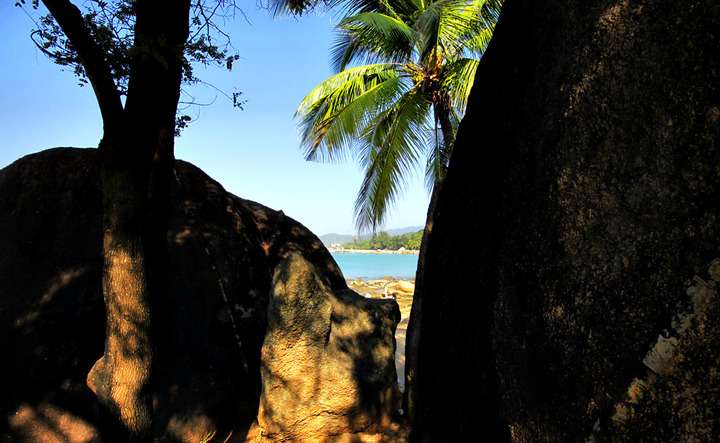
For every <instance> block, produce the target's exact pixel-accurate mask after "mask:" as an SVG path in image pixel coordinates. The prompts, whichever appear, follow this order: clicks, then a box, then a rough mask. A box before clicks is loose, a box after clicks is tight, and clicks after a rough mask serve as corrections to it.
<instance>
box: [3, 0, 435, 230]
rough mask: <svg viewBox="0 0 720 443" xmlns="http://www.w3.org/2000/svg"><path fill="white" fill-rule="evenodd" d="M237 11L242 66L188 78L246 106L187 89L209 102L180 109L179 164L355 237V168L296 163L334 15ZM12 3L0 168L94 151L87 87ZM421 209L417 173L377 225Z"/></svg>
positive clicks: (98, 130)
mask: <svg viewBox="0 0 720 443" xmlns="http://www.w3.org/2000/svg"><path fill="white" fill-rule="evenodd" d="M28 3H29V2H28ZM246 3H247V4H246ZM238 4H239V6H240V7H241V8H243V11H244V12H245V14H246V15H247V18H248V20H249V21H250V23H248V22H247V21H246V20H245V19H244V18H242V17H241V16H239V17H238V18H237V19H236V20H234V21H232V22H228V23H227V26H226V28H225V29H226V30H227V31H228V33H229V34H230V36H231V38H232V42H233V46H234V47H235V48H236V49H237V51H238V52H239V54H240V57H241V58H240V60H238V61H237V62H236V63H235V65H234V67H233V70H232V71H231V72H227V71H223V70H220V69H218V68H212V69H207V70H205V69H202V68H198V70H197V71H196V73H197V74H198V76H199V77H200V78H201V79H203V80H204V81H207V82H208V83H210V84H212V85H214V86H215V87H217V88H220V89H222V90H224V91H226V92H228V93H232V92H233V91H242V92H243V98H244V99H246V100H248V102H247V103H246V105H245V106H244V110H243V111H240V110H237V109H235V108H233V107H232V105H231V103H230V102H229V101H227V100H226V99H224V98H223V97H222V96H219V95H218V94H217V93H216V92H215V91H214V90H213V89H211V88H208V87H204V86H197V87H195V88H194V89H192V90H190V91H189V92H190V93H191V94H192V95H193V96H195V98H196V100H197V101H199V102H212V101H213V99H215V98H216V97H217V99H215V101H214V103H213V104H212V105H211V106H205V107H194V108H191V109H188V111H187V112H188V113H189V115H192V116H193V117H197V119H196V121H195V122H193V123H192V124H191V125H190V127H189V128H187V129H185V130H184V131H183V135H182V137H180V138H179V139H177V140H176V147H175V155H176V157H177V158H179V159H183V160H187V161H189V162H191V163H193V164H195V165H197V166H198V167H200V168H201V169H202V170H203V171H205V172H206V173H207V174H208V175H210V176H211V177H212V178H214V179H215V180H217V181H219V182H220V183H221V184H222V185H223V186H224V187H225V189H227V190H228V191H230V192H232V193H233V194H236V195H238V196H239V197H242V198H247V199H250V200H255V201H257V202H259V203H262V204H264V205H266V206H269V207H271V208H273V209H278V210H283V211H284V212H285V214H286V215H288V216H290V217H293V218H295V219H296V220H298V221H300V222H301V223H303V224H304V225H305V226H307V227H308V228H310V229H311V230H312V231H313V232H315V233H316V234H318V235H322V234H327V233H330V232H335V233H343V234H348V233H353V232H355V227H354V223H353V216H352V210H353V204H354V201H355V195H356V193H357V190H358V188H359V186H360V183H361V181H362V171H361V170H360V169H359V168H358V167H357V166H356V165H355V164H353V163H347V164H322V163H314V162H306V161H305V160H303V158H302V152H301V150H300V149H299V147H298V136H297V128H296V125H295V121H294V120H293V114H294V112H295V109H296V108H297V106H298V104H299V103H300V101H301V100H302V99H303V97H304V96H305V95H306V94H307V93H309V92H310V91H311V90H312V89H313V88H314V87H315V86H317V85H318V84H319V83H320V82H322V81H323V80H325V79H326V78H328V77H329V76H330V75H331V74H332V73H331V71H330V66H329V56H328V50H329V48H330V45H331V43H332V23H333V16H332V14H329V13H328V14H324V15H317V14H316V15H308V16H305V17H300V18H297V19H296V18H281V19H273V18H272V17H270V16H269V13H268V12H266V11H264V10H259V9H257V8H256V6H255V3H254V2H239V3H238ZM13 5H14V0H5V1H1V2H0V168H2V167H5V166H6V165H8V164H10V163H12V162H13V161H15V160H17V159H18V158H20V157H22V156H24V155H27V154H30V153H33V152H38V151H41V150H43V149H46V148H51V147H56V146H74V147H95V146H97V144H98V141H99V140H100V137H101V135H102V121H101V120H100V113H99V111H98V109H97V104H96V102H95V97H94V95H93V93H92V89H91V88H90V87H89V86H85V87H79V86H78V82H77V79H76V78H75V77H74V75H73V74H72V72H70V71H69V70H66V71H62V69H61V67H59V66H57V65H54V64H53V63H51V62H50V61H49V60H47V59H46V58H45V56H44V55H43V54H42V53H40V51H38V50H37V49H36V48H35V46H34V44H33V43H32V41H31V40H30V37H29V35H30V30H31V28H32V27H33V23H32V21H31V20H30V19H29V18H28V17H27V15H25V13H24V12H23V11H22V10H21V9H20V8H17V7H15V6H13ZM427 204H428V195H427V192H426V191H425V188H424V184H423V180H422V176H421V174H418V175H417V177H416V178H415V179H414V180H413V181H412V183H411V184H410V186H409V188H408V190H407V192H406V193H405V194H404V196H403V198H402V199H400V200H399V201H398V203H397V204H396V206H395V209H394V211H393V212H392V216H391V217H390V219H389V220H388V222H387V223H386V225H385V228H387V229H393V228H402V227H406V226H416V225H424V224H425V215H426V211H427Z"/></svg>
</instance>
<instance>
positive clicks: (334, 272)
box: [0, 148, 347, 442]
mask: <svg viewBox="0 0 720 443" xmlns="http://www.w3.org/2000/svg"><path fill="white" fill-rule="evenodd" d="M98 186H99V185H98V165H97V158H96V151H95V150H92V149H68V148H61V149H52V150H48V151H44V152H42V153H39V154H35V155H30V156H27V157H25V158H22V159H20V160H18V161H17V162H15V163H13V164H12V165H10V166H8V167H7V168H5V169H3V170H1V171H0V245H2V249H3V251H2V253H1V254H0V337H2V339H1V340H0V362H1V363H0V392H2V395H1V396H0V414H1V415H0V437H3V438H5V439H9V440H10V441H32V442H36V441H87V439H88V438H92V437H93V436H97V430H96V410H95V401H94V396H93V394H92V393H91V392H90V391H89V389H88V388H87V387H86V386H85V377H86V376H87V373H88V371H89V369H90V367H91V366H92V364H93V363H94V362H95V360H97V358H98V357H99V356H100V355H102V352H103V339H104V330H105V328H104V305H103V300H102V294H101V289H100V268H101V265H102V257H101V253H102V251H101V245H102V237H101V232H100V229H101V211H102V209H101V203H100V192H99V188H98ZM173 201H174V202H175V203H174V207H173V210H172V215H171V218H170V231H169V233H168V244H169V255H170V281H169V287H170V291H169V294H170V296H169V298H168V300H165V301H164V303H162V311H163V312H164V315H163V316H162V318H161V319H160V321H161V324H162V326H161V330H160V336H159V338H158V340H157V343H158V349H157V367H156V379H155V380H154V384H155V402H156V427H157V429H156V435H157V436H158V438H163V439H170V440H172V439H175V440H181V441H182V440H186V439H189V440H188V441H198V440H200V439H201V438H203V437H205V436H207V435H208V434H209V432H211V431H213V430H217V432H218V433H217V435H218V436H220V435H223V439H224V438H225V436H227V434H228V433H229V432H230V431H231V430H233V429H235V430H236V432H235V433H234V436H235V438H240V436H239V434H240V431H239V430H238V429H239V428H242V426H243V425H247V426H249V424H250V423H251V422H252V420H253V419H254V417H255V414H256V412H257V407H258V398H259V393H260V389H261V382H260V370H259V366H260V349H261V346H262V342H263V338H264V336H265V331H266V328H267V304H268V297H269V290H270V284H271V278H272V273H273V270H274V267H275V265H276V264H277V263H278V262H279V261H280V260H282V258H283V257H284V256H285V255H287V254H288V252H289V251H301V252H302V254H303V255H304V256H305V257H306V258H307V259H308V260H309V261H311V262H312V263H314V264H315V265H316V266H317V267H318V269H321V270H322V272H323V273H324V275H325V278H327V279H328V281H331V282H332V287H333V289H344V288H347V286H346V285H345V282H344V280H343V278H342V273H341V272H340V270H339V268H338V267H337V265H336V264H335V262H334V260H333V259H332V256H331V255H330V254H329V253H328V252H327V250H326V249H325V248H324V247H323V246H322V243H321V242H320V241H319V240H318V239H317V237H315V236H314V235H313V234H312V233H311V232H310V231H308V230H307V229H306V228H304V227H303V226H302V225H300V224H299V223H297V222H296V221H294V220H292V219H290V218H288V217H285V216H283V214H282V212H278V211H274V210H272V209H269V208H266V207H264V206H262V205H259V204H257V203H254V202H249V201H246V200H242V199H240V198H238V197H236V196H234V195H232V194H229V193H227V192H226V191H225V190H224V189H223V188H222V187H221V186H220V185H219V184H218V183H216V182H214V181H213V180H211V179H210V178H209V177H208V176H206V175H205V174H204V173H202V171H200V170H199V169H197V168H196V167H194V166H192V165H190V164H188V163H185V162H181V161H178V162H177V163H176V180H175V183H174V186H173Z"/></svg>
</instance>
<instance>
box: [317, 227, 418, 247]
mask: <svg viewBox="0 0 720 443" xmlns="http://www.w3.org/2000/svg"><path fill="white" fill-rule="evenodd" d="M421 229H425V227H424V226H408V227H406V228H399V229H387V230H385V229H383V230H381V231H385V232H387V233H388V235H391V236H392V235H402V234H405V233H408V232H417V231H419V230H421ZM381 231H380V232H381ZM370 237H372V234H364V235H361V236H360V237H358V236H357V235H354V234H335V233H332V234H325V235H321V236H320V241H321V242H323V244H324V245H325V246H330V245H343V244H345V243H349V242H352V241H353V239H356V238H357V239H358V240H360V241H362V240H367V239H369V238H370Z"/></svg>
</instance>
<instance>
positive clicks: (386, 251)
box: [328, 247, 420, 254]
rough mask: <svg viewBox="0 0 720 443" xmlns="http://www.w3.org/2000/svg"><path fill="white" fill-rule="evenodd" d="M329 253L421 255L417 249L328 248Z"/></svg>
mask: <svg viewBox="0 0 720 443" xmlns="http://www.w3.org/2000/svg"><path fill="white" fill-rule="evenodd" d="M328 251H329V252H330V253H332V254H419V253H420V251H419V250H417V249H404V250H397V251H392V250H390V249H344V248H342V249H336V248H332V247H328Z"/></svg>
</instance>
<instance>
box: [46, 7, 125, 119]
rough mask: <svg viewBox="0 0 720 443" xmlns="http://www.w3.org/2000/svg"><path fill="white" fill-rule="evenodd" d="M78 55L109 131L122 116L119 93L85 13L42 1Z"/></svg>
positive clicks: (74, 8)
mask: <svg viewBox="0 0 720 443" xmlns="http://www.w3.org/2000/svg"><path fill="white" fill-rule="evenodd" d="M42 2H43V4H44V5H45V7H46V8H47V9H48V11H50V13H51V14H52V15H53V17H54V18H55V20H56V21H57V23H58V25H60V28H61V29H62V31H63V32H64V33H65V36H66V37H67V38H68V40H69V41H70V43H71V44H72V45H73V48H74V49H75V51H77V53H78V56H79V57H80V61H81V63H82V65H83V67H84V68H85V74H86V75H87V78H88V79H89V80H90V84H91V85H92V87H93V90H94V91H95V97H96V98H97V101H98V106H99V107H100V113H101V114H102V118H103V122H104V124H105V126H106V127H107V125H108V124H111V123H113V122H115V121H117V119H118V118H119V117H120V116H121V114H122V110H123V108H122V101H121V100H120V92H119V91H118V88H117V85H115V82H114V80H113V77H112V73H111V72H110V69H109V67H108V64H107V63H106V62H105V55H104V53H103V51H102V49H101V48H100V46H99V45H98V44H97V43H96V42H95V40H94V39H93V37H92V35H91V33H90V30H89V29H88V27H87V26H86V25H85V21H84V20H83V16H82V13H81V12H80V10H79V9H78V8H77V7H76V6H75V5H73V4H72V3H71V2H70V1H69V0H42Z"/></svg>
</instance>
